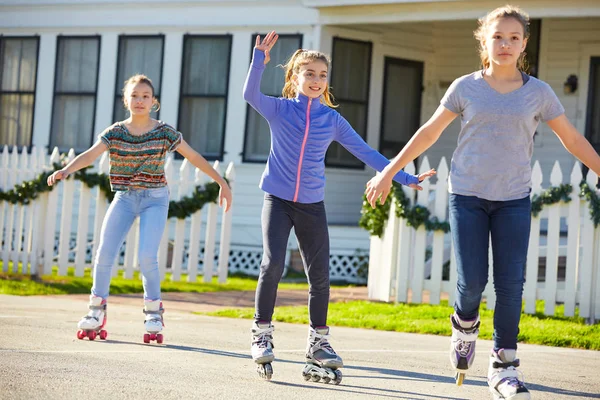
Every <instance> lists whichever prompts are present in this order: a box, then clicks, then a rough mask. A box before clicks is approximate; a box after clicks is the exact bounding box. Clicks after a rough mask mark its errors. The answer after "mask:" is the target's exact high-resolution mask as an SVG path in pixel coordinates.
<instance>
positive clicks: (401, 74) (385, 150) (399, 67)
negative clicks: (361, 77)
mask: <svg viewBox="0 0 600 400" xmlns="http://www.w3.org/2000/svg"><path fill="white" fill-rule="evenodd" d="M423 68H424V64H423V63H422V62H419V61H412V60H404V59H401V58H393V57H385V67H384V73H383V105H382V107H381V131H380V133H379V152H380V153H381V154H383V155H384V156H385V157H386V158H389V159H391V158H394V157H395V156H396V155H397V154H398V153H399V152H400V150H402V148H403V147H404V146H405V145H406V143H408V141H409V140H410V138H411V137H412V136H413V135H414V134H415V132H416V131H417V129H419V126H421V93H422V91H423Z"/></svg>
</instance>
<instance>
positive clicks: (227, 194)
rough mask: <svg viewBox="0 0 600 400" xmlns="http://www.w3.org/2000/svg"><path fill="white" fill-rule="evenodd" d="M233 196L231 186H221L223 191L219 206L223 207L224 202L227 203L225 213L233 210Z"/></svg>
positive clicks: (221, 191) (220, 193)
mask: <svg viewBox="0 0 600 400" xmlns="http://www.w3.org/2000/svg"><path fill="white" fill-rule="evenodd" d="M232 199H233V196H232V194H231V189H230V188H229V185H227V184H226V183H225V184H223V185H221V189H220V190H219V205H220V206H221V207H223V201H225V212H227V211H229V209H230V208H231V202H232Z"/></svg>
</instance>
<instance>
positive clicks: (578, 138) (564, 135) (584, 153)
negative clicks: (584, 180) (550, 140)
mask: <svg viewBox="0 0 600 400" xmlns="http://www.w3.org/2000/svg"><path fill="white" fill-rule="evenodd" d="M547 124H548V126H549V127H550V129H552V130H553V131H554V133H555V134H556V136H558V138H559V139H560V141H561V142H562V144H563V146H565V148H566V149H567V150H568V151H569V153H571V154H573V155H574V156H575V157H577V159H579V161H581V162H582V163H584V164H585V165H586V166H587V167H588V168H589V169H591V170H592V171H594V172H595V173H596V175H599V176H600V156H598V153H596V150H594V148H593V147H592V145H591V144H590V142H588V140H587V139H586V138H585V137H584V136H583V135H582V134H580V133H579V132H578V131H577V129H576V128H575V127H574V126H573V124H571V122H570V121H569V119H568V118H567V117H566V116H565V114H562V115H560V116H558V117H556V118H554V119H552V120H550V121H548V122H547Z"/></svg>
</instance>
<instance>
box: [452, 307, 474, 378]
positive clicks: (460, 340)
mask: <svg viewBox="0 0 600 400" xmlns="http://www.w3.org/2000/svg"><path fill="white" fill-rule="evenodd" d="M450 321H451V322H452V339H451V341H450V363H451V364H452V368H454V370H455V371H456V375H455V379H456V384H457V385H458V386H460V385H462V383H463V380H464V379H465V376H466V373H467V370H468V369H469V368H471V365H473V360H474V359H475V343H476V341H477V336H478V335H479V324H480V322H479V316H478V317H477V319H476V320H474V321H462V320H461V319H460V318H459V317H458V316H457V315H456V313H455V314H453V315H452V316H451V317H450Z"/></svg>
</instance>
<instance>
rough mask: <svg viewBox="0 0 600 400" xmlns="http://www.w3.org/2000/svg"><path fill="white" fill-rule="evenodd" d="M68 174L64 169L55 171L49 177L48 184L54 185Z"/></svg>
mask: <svg viewBox="0 0 600 400" xmlns="http://www.w3.org/2000/svg"><path fill="white" fill-rule="evenodd" d="M68 176H69V174H68V173H67V172H66V171H65V170H64V169H60V170H58V171H54V173H53V174H52V175H50V176H49V177H48V181H47V182H48V186H52V185H54V184H55V183H56V182H58V181H60V180H63V179H66V178H67V177H68Z"/></svg>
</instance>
